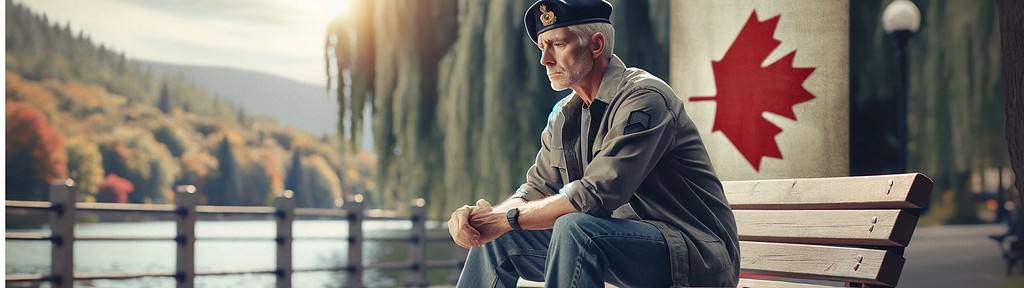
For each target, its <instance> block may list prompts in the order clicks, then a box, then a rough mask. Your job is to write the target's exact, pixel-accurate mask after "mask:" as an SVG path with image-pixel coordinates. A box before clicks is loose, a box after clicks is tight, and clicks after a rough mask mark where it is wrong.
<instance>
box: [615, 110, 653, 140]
mask: <svg viewBox="0 0 1024 288" xmlns="http://www.w3.org/2000/svg"><path fill="white" fill-rule="evenodd" d="M650 127H651V115H649V114H647V112H644V111H640V110H636V111H633V112H629V120H627V121H626V128H624V129H623V132H622V135H626V134H633V133H636V132H640V131H644V130H647V128H650Z"/></svg>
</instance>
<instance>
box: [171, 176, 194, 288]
mask: <svg viewBox="0 0 1024 288" xmlns="http://www.w3.org/2000/svg"><path fill="white" fill-rule="evenodd" d="M174 190H175V191H176V192H177V193H175V195H174V205H175V206H177V208H176V210H175V212H176V213H177V214H178V215H177V216H178V217H177V224H178V233H177V236H175V237H174V241H175V242H177V243H178V249H177V251H178V260H177V266H178V267H177V271H176V272H175V274H174V279H175V280H176V282H177V285H176V287H178V288H192V287H195V277H196V273H195V272H196V271H195V267H196V262H195V261H196V256H195V251H196V246H195V244H196V218H197V217H196V216H197V215H196V202H198V198H199V195H196V186H192V185H181V186H178V187H175V189H174Z"/></svg>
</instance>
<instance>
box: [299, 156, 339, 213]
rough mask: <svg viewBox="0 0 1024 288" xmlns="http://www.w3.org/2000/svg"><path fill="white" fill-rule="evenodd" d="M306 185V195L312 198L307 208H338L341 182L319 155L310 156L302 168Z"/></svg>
mask: <svg viewBox="0 0 1024 288" xmlns="http://www.w3.org/2000/svg"><path fill="white" fill-rule="evenodd" d="M304 170H306V173H304V176H306V177H307V180H306V182H307V183H308V186H307V187H308V188H307V191H306V192H307V195H310V196H312V197H309V198H312V200H313V201H312V203H311V204H310V205H309V206H307V207H319V208H334V207H340V206H341V204H342V202H341V201H342V200H341V181H340V180H338V175H337V174H336V173H335V172H334V169H331V165H330V164H327V160H325V159H324V157H323V156H320V155H312V156H310V157H309V158H308V160H307V161H306V165H305V167H304Z"/></svg>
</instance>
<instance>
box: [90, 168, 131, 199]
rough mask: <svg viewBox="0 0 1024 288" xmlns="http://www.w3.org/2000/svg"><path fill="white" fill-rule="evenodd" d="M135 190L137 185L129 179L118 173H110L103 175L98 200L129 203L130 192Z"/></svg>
mask: <svg viewBox="0 0 1024 288" xmlns="http://www.w3.org/2000/svg"><path fill="white" fill-rule="evenodd" d="M133 191H135V185H134V184H132V182H131V181H128V179H124V178H121V177H120V176H117V174H108V175H107V177H103V183H101V184H100V192H99V195H97V196H96V198H97V199H96V200H97V201H100V202H117V203H128V194H131V193H132V192H133Z"/></svg>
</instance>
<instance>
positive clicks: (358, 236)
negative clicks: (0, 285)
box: [5, 179, 465, 287]
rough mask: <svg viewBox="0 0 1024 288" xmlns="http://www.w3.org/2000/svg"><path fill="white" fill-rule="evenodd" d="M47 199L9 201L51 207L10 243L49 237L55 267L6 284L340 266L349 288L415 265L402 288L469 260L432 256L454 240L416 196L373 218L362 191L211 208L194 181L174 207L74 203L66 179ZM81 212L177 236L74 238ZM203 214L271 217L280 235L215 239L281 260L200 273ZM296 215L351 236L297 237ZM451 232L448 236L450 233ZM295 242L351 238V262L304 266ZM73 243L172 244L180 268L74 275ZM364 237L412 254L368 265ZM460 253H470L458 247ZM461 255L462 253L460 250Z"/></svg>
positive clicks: (280, 272)
mask: <svg viewBox="0 0 1024 288" xmlns="http://www.w3.org/2000/svg"><path fill="white" fill-rule="evenodd" d="M49 193H50V201H49V202H47V201H15V200H8V201H7V202H6V204H5V206H6V208H7V209H8V210H10V209H30V210H46V211H49V212H48V214H49V217H50V219H49V227H50V234H45V233H35V232H7V233H6V239H7V240H30V241H50V242H51V243H52V245H51V252H52V253H51V254H52V256H51V265H50V273H49V274H48V275H41V274H20V275H19V274H14V275H6V277H5V278H6V283H8V284H10V283H17V282H50V284H51V285H52V287H73V285H74V281H75V280H100V279H133V278H142V277H173V278H174V279H175V282H176V283H177V286H176V287H194V283H195V277H196V276H212V275H233V274H260V273H266V274H274V275H275V276H276V278H277V280H276V287H291V283H292V274H293V273H299V272H323V271H338V272H343V273H345V274H346V277H345V279H346V282H345V285H344V286H345V287H362V286H363V271H364V270H366V269H386V270H401V269H407V270H412V271H411V273H409V276H408V277H407V278H406V279H405V281H404V283H403V284H402V285H403V286H413V287H418V286H427V284H428V283H427V273H426V272H427V269H434V268H442V269H455V270H454V271H453V273H452V274H451V275H452V276H450V277H449V280H452V281H454V279H456V278H457V277H458V273H459V271H461V270H462V266H463V265H464V261H465V259H464V257H458V255H459V254H456V255H457V256H456V259H454V260H451V261H427V260H426V244H427V241H451V240H450V239H451V238H450V237H448V236H443V237H428V236H427V230H426V209H425V207H424V206H425V204H426V203H424V201H423V200H422V199H417V201H416V203H415V204H414V205H412V207H411V208H410V215H408V216H393V215H379V214H378V215H374V213H368V211H366V210H365V209H364V207H363V203H362V198H361V197H360V196H361V195H356V197H355V199H353V200H354V201H349V202H347V203H345V205H344V206H343V207H342V208H341V209H326V208H296V207H295V200H294V199H293V197H292V196H293V193H292V191H288V190H286V191H283V192H281V193H278V195H277V197H276V198H275V199H274V206H273V207H265V206H210V205H197V202H198V195H197V194H196V188H195V187H194V186H191V185H184V186H178V187H175V199H174V204H119V203H76V202H75V193H74V181H72V180H71V179H67V180H64V181H60V182H57V183H54V184H51V185H50V191H49ZM77 211H95V212H132V213H147V214H170V215H173V216H174V219H175V222H176V226H177V233H176V236H174V237H150V236H127V237H118V236H107V237H75V217H76V216H75V215H76V213H77ZM199 214H220V215H225V214H234V215H273V216H274V218H275V221H276V224H277V236H276V237H274V238H267V237H264V238H259V237H230V238H224V237H218V238H216V239H217V240H225V239H229V240H273V241H275V242H276V243H277V245H276V247H277V248H276V254H277V264H276V268H275V269H264V270H235V271H232V270H225V271H201V272H200V271H196V269H195V242H196V240H197V239H196V236H195V235H196V221H197V218H198V217H197V216H198V215H199ZM296 216H312V217H322V218H337V219H344V220H346V221H347V222H348V235H347V236H344V237H299V238H296V237H294V236H293V235H292V225H293V223H294V221H295V217H296ZM364 220H403V221H411V222H412V230H411V233H410V236H408V237H365V236H364V235H363V221H364ZM446 235H447V234H446ZM203 239H207V238H202V239H200V240H203ZM295 239H320V240H341V241H347V243H348V258H347V262H346V265H344V266H339V267H318V268H300V269H295V268H293V267H292V241H293V240H295ZM75 241H174V242H176V243H177V244H178V245H176V250H177V260H176V270H175V272H174V273H160V272H111V273H74V271H73V265H72V264H73V263H74V242H75ZM366 241H405V242H408V243H409V245H410V248H411V249H410V255H409V257H408V258H409V259H408V260H407V261H404V262H399V263H371V264H364V263H363V243H364V242H366ZM457 249H460V250H457V251H460V252H461V253H464V252H465V250H461V248H457ZM461 255H464V254H461Z"/></svg>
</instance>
